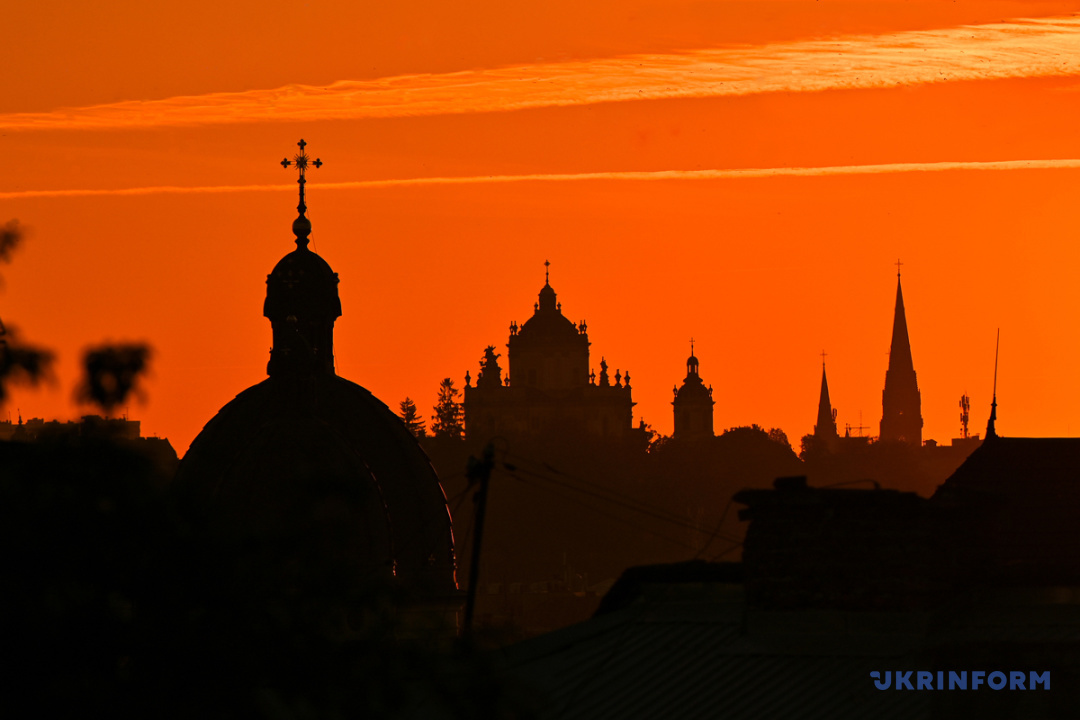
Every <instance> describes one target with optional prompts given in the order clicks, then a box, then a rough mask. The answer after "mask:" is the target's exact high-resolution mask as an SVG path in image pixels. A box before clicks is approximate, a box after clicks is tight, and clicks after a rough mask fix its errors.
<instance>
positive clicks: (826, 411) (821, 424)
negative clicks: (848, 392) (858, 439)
mask: <svg viewBox="0 0 1080 720" xmlns="http://www.w3.org/2000/svg"><path fill="white" fill-rule="evenodd" d="M814 437H816V438H819V439H822V440H825V441H832V440H834V439H835V438H837V437H839V433H837V431H836V411H835V410H833V407H832V401H831V400H830V399H829V380H828V378H827V377H826V376H825V352H824V351H822V353H821V397H820V398H819V399H818V411H817V424H816V425H814Z"/></svg>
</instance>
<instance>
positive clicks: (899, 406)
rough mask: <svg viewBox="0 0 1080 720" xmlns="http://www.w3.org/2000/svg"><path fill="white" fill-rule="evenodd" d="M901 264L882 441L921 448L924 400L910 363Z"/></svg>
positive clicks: (886, 384) (898, 266)
mask: <svg viewBox="0 0 1080 720" xmlns="http://www.w3.org/2000/svg"><path fill="white" fill-rule="evenodd" d="M901 264H902V263H900V261H899V260H898V261H897V263H896V265H897V268H896V308H895V310H894V313H893V331H892V344H891V345H890V346H889V369H888V371H887V372H886V373H885V390H884V391H883V392H882V398H881V405H882V414H881V439H882V440H901V441H904V442H908V443H911V444H913V445H915V446H921V445H922V427H923V420H922V396H921V394H920V393H919V383H918V380H917V378H916V377H915V364H914V362H913V361H912V359H911V341H910V339H909V338H908V326H907V315H906V313H905V312H904V291H903V288H902V287H901V285H900V265H901Z"/></svg>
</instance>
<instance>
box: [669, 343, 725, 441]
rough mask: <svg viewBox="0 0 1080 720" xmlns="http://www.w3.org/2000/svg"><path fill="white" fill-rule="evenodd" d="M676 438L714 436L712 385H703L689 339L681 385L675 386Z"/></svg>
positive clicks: (674, 436)
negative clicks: (688, 349)
mask: <svg viewBox="0 0 1080 720" xmlns="http://www.w3.org/2000/svg"><path fill="white" fill-rule="evenodd" d="M671 404H672V406H674V408H675V432H674V433H673V434H672V437H673V438H675V439H676V440H694V439H697V438H703V437H713V435H714V433H713V405H715V404H716V403H715V402H714V401H713V399H712V386H711V385H710V386H709V387H705V383H703V382H702V381H701V375H700V374H699V373H698V359H697V358H696V357H695V356H694V343H693V341H691V342H690V357H688V358H687V359H686V377H685V378H684V379H683V384H682V386H681V387H678V388H675V399H674V400H672V401H671Z"/></svg>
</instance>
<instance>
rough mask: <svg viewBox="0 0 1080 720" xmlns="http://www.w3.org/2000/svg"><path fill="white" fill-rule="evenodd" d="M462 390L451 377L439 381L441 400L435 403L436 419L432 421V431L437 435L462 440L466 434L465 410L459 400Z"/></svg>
mask: <svg viewBox="0 0 1080 720" xmlns="http://www.w3.org/2000/svg"><path fill="white" fill-rule="evenodd" d="M460 392H461V391H460V390H458V389H457V388H456V387H454V381H453V380H451V379H450V378H443V381H442V382H441V383H439V402H438V404H436V405H435V409H434V414H435V419H434V420H433V421H432V423H431V433H432V435H434V436H435V437H437V438H450V439H453V440H460V439H461V438H462V437H463V436H464V434H465V427H464V423H463V422H462V420H463V417H462V416H463V415H464V411H463V410H462V408H461V403H459V402H458V401H457V396H458V395H459V394H460Z"/></svg>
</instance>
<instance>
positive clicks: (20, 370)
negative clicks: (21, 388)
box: [0, 322, 54, 402]
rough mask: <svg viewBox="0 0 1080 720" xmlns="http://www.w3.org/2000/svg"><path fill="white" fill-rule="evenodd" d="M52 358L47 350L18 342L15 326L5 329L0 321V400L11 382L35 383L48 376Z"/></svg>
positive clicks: (4, 398) (0, 400) (5, 394)
mask: <svg viewBox="0 0 1080 720" xmlns="http://www.w3.org/2000/svg"><path fill="white" fill-rule="evenodd" d="M53 359H54V356H53V354H52V352H51V351H49V350H45V349H44V348H38V347H32V346H30V345H23V344H21V343H19V341H18V337H17V333H16V332H15V328H11V330H7V329H5V328H4V324H3V322H0V402H3V401H4V400H6V399H7V395H8V385H9V384H11V383H16V384H26V385H37V384H38V383H39V382H41V381H42V380H45V379H47V378H49V377H50V375H51V370H52V363H53Z"/></svg>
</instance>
